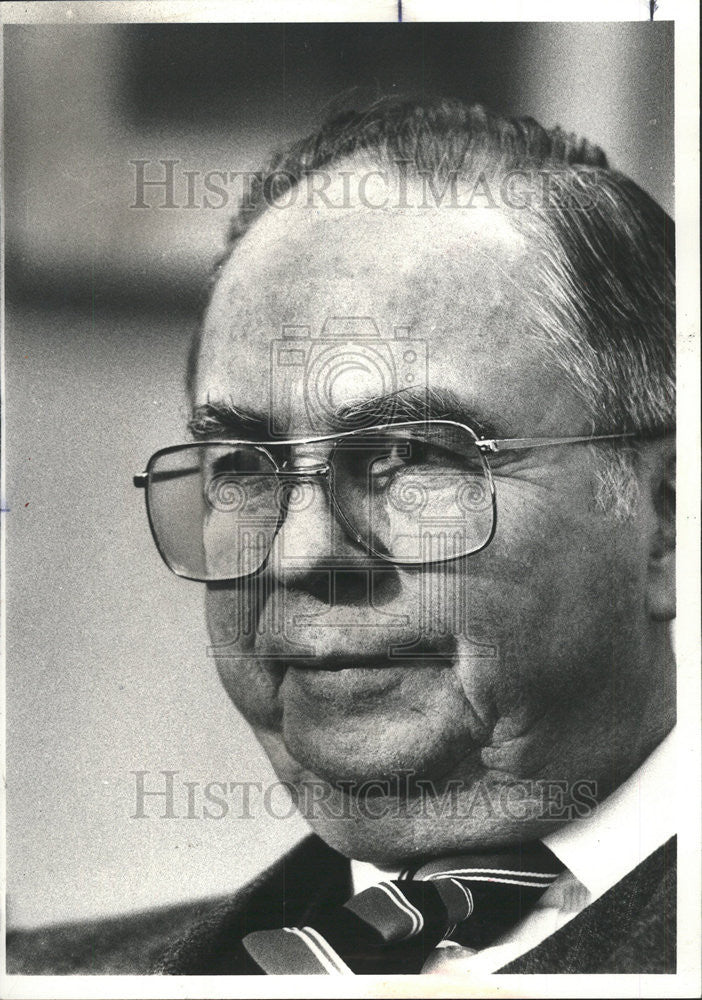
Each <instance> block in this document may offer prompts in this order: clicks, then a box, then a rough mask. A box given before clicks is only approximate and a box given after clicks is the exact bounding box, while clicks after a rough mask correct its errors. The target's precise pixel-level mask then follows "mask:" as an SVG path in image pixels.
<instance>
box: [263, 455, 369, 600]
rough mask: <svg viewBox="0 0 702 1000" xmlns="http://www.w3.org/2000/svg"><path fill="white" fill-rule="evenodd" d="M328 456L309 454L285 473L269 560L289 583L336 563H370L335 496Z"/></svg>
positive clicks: (357, 564)
mask: <svg viewBox="0 0 702 1000" xmlns="http://www.w3.org/2000/svg"><path fill="white" fill-rule="evenodd" d="M331 475H332V473H331V469H330V466H329V464H328V462H327V461H325V460H323V459H322V460H320V458H319V457H317V458H310V459H308V460H305V461H299V462H296V463H295V468H294V470H293V469H290V468H289V467H288V468H287V469H286V470H285V473H284V475H283V477H282V482H281V489H282V491H283V497H284V510H283V523H282V525H281V527H280V530H279V531H278V534H277V535H276V538H275V541H274V543H273V548H272V550H271V553H270V557H269V562H270V564H271V568H272V569H273V572H274V573H275V572H276V571H280V572H281V574H283V575H284V576H285V578H286V580H287V581H288V582H290V581H291V580H294V579H296V578H297V577H301V576H304V575H305V574H308V573H310V572H315V571H319V570H320V569H330V568H332V567H334V566H339V567H342V568H343V567H346V566H349V565H351V566H358V567H360V566H363V565H365V566H367V565H368V561H369V557H368V555H367V553H366V550H365V549H364V547H363V546H362V545H361V544H360V542H359V540H358V538H357V536H355V535H354V532H353V531H352V529H350V528H349V526H348V525H347V524H346V523H345V522H344V520H343V518H342V517H340V516H339V512H338V511H337V510H336V507H335V504H334V502H333V500H332V496H331V481H330V479H331Z"/></svg>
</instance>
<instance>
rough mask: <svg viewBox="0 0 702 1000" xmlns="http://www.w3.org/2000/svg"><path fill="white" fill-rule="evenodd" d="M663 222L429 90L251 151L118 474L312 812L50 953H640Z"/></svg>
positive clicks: (528, 958)
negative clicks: (142, 431)
mask: <svg viewBox="0 0 702 1000" xmlns="http://www.w3.org/2000/svg"><path fill="white" fill-rule="evenodd" d="M673 244H674V231H673V224H672V222H671V220H670V219H669V218H668V217H667V216H666V214H665V213H664V212H663V211H662V210H661V209H660V208H659V207H658V206H657V205H656V204H655V203H654V202H653V201H652V200H651V199H650V198H649V197H648V196H647V195H646V194H645V193H644V192H643V191H642V190H641V189H640V188H638V187H637V186H636V185H635V184H634V183H633V182H632V181H630V180H628V179H627V178H626V177H623V176H622V175H620V174H618V173H616V172H615V171H613V170H611V169H609V168H608V166H607V162H606V159H605V157H604V154H603V153H602V152H601V151H600V150H599V149H596V148H593V147H590V146H588V145H587V144H586V143H578V142H576V141H575V140H574V139H573V137H572V136H568V135H566V134H564V133H563V132H561V131H560V130H558V129H556V130H553V131H550V132H547V131H546V130H544V129H543V128H542V127H540V126H539V125H538V124H537V123H536V122H534V121H533V120H530V119H521V120H507V119H502V118H498V117H496V116H493V115H492V114H490V113H489V112H488V111H486V110H485V109H484V108H481V107H469V106H467V105H464V104H461V103H459V102H456V101H444V102H438V103H424V104H412V103H402V102H393V101H388V102H381V103H379V104H377V105H375V106H374V107H372V108H370V109H369V110H366V111H364V112H363V113H355V112H351V113H348V114H345V115H342V116H340V117H337V118H336V119H334V120H332V121H330V122H328V123H327V124H326V125H325V126H324V127H323V128H322V129H321V130H320V131H319V132H318V133H317V134H315V135H313V136H311V137H309V138H308V139H305V140H304V141H302V142H300V143H298V144H297V145H295V146H294V147H293V148H291V149H290V150H289V151H288V152H286V153H285V154H284V155H282V156H279V157H278V158H277V159H276V160H275V161H273V163H272V165H271V167H270V169H269V170H268V172H267V173H265V174H263V175H261V177H260V178H259V179H258V181H257V182H256V183H255V184H254V185H253V186H252V188H251V190H250V191H249V192H248V194H247V198H246V199H245V201H244V203H243V205H242V209H241V211H240V213H239V216H238V218H237V220H236V221H235V224H234V226H233V228H232V232H231V240H230V245H229V249H228V252H227V254H226V257H225V258H224V259H223V260H222V262H221V263H220V265H219V267H218V270H217V274H216V280H215V282H214V285H213V290H212V295H211V299H210V302H209V305H208V308H207V311H206V315H205V318H204V324H203V327H202V330H201V332H200V334H199V336H198V339H197V343H196V345H195V350H194V351H193V355H192V363H191V372H190V390H191V397H192V406H193V413H192V420H191V424H190V428H189V430H190V434H191V440H190V441H189V442H188V443H187V444H184V445H183V446H181V447H176V448H171V449H165V450H164V451H162V452H159V453H157V454H156V455H155V456H153V458H152V459H151V461H150V463H149V465H148V468H147V471H146V474H145V476H144V477H142V478H141V479H140V484H141V485H145V486H146V490H147V503H148V507H149V514H150V521H151V525H152V530H153V532H154V536H155V540H156V543H157V544H158V546H159V550H160V551H161V554H162V555H163V557H164V559H165V561H166V562H167V563H168V565H169V566H170V568H171V569H172V570H174V571H175V572H176V573H178V574H180V575H182V576H184V577H188V578H191V579H195V580H199V581H202V582H203V583H204V584H205V591H206V610H207V621H208V627H209V632H210V636H211V641H212V648H213V651H214V654H215V657H216V663H217V667H218V670H219V674H220V676H221V679H222V683H223V685H224V688H225V690H226V691H227V693H228V695H229V696H230V697H231V699H232V700H233V701H234V703H235V704H236V706H237V707H238V708H239V709H240V711H241V712H242V713H243V715H244V716H245V717H246V719H247V720H248V721H249V723H250V724H251V726H252V728H253V730H254V732H255V733H256V736H257V737H258V739H259V740H260V742H261V744H262V745H263V747H264V748H265V751H266V753H267V754H268V756H269V757H270V759H271V762H272V764H273V767H274V768H275V770H276V772H277V774H278V776H279V777H280V778H281V780H282V781H284V782H286V783H287V784H288V787H289V789H290V791H291V794H292V795H293V797H294V799H295V801H297V803H298V805H299V806H300V808H301V809H302V811H303V813H304V815H305V816H306V817H307V818H308V819H309V821H310V824H311V826H312V828H313V830H314V834H313V835H312V836H311V837H310V838H308V839H307V840H306V841H304V842H303V843H302V844H301V845H300V846H299V847H298V848H297V849H296V850H295V851H293V852H292V854H290V855H288V856H286V857H284V858H283V859H281V860H280V861H279V862H278V863H277V864H276V865H275V866H274V868H273V869H271V870H269V871H268V872H265V873H263V875H262V876H261V877H260V878H259V879H258V880H257V881H256V882H255V883H254V884H253V885H252V886H249V887H248V888H247V889H245V890H244V891H243V892H242V893H240V894H238V895H237V896H236V897H234V898H233V899H228V900H225V901H219V902H217V904H216V905H215V904H213V905H212V906H210V907H205V909H204V912H200V913H198V914H197V919H196V918H195V915H194V914H192V913H190V912H188V913H186V914H183V913H180V914H179V915H178V918H177V920H176V918H175V917H173V920H172V923H171V925H170V926H169V923H168V915H167V914H164V915H163V916H162V917H160V918H159V919H158V920H157V921H156V922H155V923H154V922H152V923H151V924H149V925H148V932H147V931H146V930H144V927H145V926H146V925H144V924H143V923H142V925H141V931H139V929H138V926H137V924H136V923H134V922H132V923H131V924H130V922H129V921H127V922H124V923H122V924H120V925H119V927H120V929H119V933H117V932H116V931H115V930H114V928H113V930H112V931H111V932H108V931H107V930H106V927H107V925H102V927H101V928H100V927H98V928H95V927H93V928H92V929H90V930H88V931H84V932H82V934H81V935H78V936H76V935H74V937H73V938H72V939H71V941H72V946H71V947H72V948H73V955H74V960H73V966H72V967H73V968H86V969H87V968H90V967H92V968H93V969H94V970H95V971H99V970H105V971H107V970H109V969H112V968H120V969H124V968H133V970H134V971H139V969H140V968H142V971H147V970H148V969H149V968H151V969H155V970H156V971H161V972H166V973H172V974H177V973H182V974H194V973H205V974H207V973H219V974H227V973H242V974H245V973H257V974H261V973H268V974H276V973H286V972H292V973H320V974H324V973H326V974H354V973H355V974H363V973H393V972H394V973H402V972H404V973H419V972H425V973H432V972H446V973H455V974H458V975H468V974H471V973H481V972H482V973H485V972H497V971H503V972H583V973H601V972H672V971H674V969H675V913H674V905H675V875H674V872H675V868H674V865H675V849H674V847H675V841H674V834H675V828H674V826H673V825H672V823H673V819H672V810H669V809H666V808H665V805H664V796H665V795H666V786H667V780H668V778H669V775H670V773H671V771H672V767H673V764H672V762H671V753H672V744H671V738H672V737H671V736H670V735H669V734H670V733H671V730H672V728H673V725H674V711H675V669H674V660H673V654H672V650H671V639H670V621H671V619H672V618H673V617H674V594H673V584H674V525H673V503H674V439H673V436H672V430H673V426H674V424H673V419H674V417H673V413H674V410H673V354H674V351H673V344H674V297H673V295H674V292H673V287H674V265H673ZM348 859H351V860H350V864H349V860H348ZM143 920H144V918H142V921H143ZM130 928H131V930H130ZM110 933H112V934H113V937H114V940H113V938H110ZM139 933H141V939H140V940H141V943H140V944H139V946H138V948H137V951H138V957H137V958H135V959H134V960H133V962H132V963H131V965H130V964H129V963H128V962H127V963H126V964H125V962H124V961H122V964H121V965H120V961H121V960H116V959H115V958H114V956H115V954H119V955H121V956H124V955H128V954H130V949H131V954H136V952H135V951H134V949H135V947H136V946H135V944H134V942H135V940H136V938H137V937H138V935H139ZM168 935H170V936H171V940H170V941H168V942H166V938H167V937H168ZM117 939H118V940H117ZM91 942H92V943H91ZM45 946H46V947H47V948H48V949H49V951H52V952H53V953H54V954H55V953H56V952H57V951H58V950H59V945H58V943H57V942H56V943H55V944H54V945H53V946H51V945H46V943H45ZM25 947H26V946H25ZM96 949H97V950H98V951H99V950H100V949H102V958H100V959H99V960H98V961H97V962H96V961H95V959H91V958H90V956H91V954H92V955H95V953H96ZM115 963H116V964H115ZM149 963H151V964H149ZM48 964H49V965H50V962H49V963H48ZM98 966H99V969H98V968H97V967H98ZM46 971H48V970H46Z"/></svg>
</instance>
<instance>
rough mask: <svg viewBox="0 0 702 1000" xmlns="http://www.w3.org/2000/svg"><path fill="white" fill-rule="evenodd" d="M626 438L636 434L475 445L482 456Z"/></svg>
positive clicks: (493, 441) (494, 441)
mask: <svg viewBox="0 0 702 1000" xmlns="http://www.w3.org/2000/svg"><path fill="white" fill-rule="evenodd" d="M628 437H636V434H635V433H634V432H633V431H630V432H628V433H626V434H595V435H589V436H587V437H557V438H543V437H538V438H483V439H482V440H479V441H476V442H475V443H476V444H477V446H478V448H479V449H480V450H481V451H482V452H483V453H484V454H490V453H492V454H494V453H495V452H497V451H523V450H526V449H527V448H552V447H554V446H556V445H559V444H579V443H581V442H586V441H613V440H615V439H617V438H628Z"/></svg>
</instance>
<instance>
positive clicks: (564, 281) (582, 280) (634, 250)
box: [191, 98, 675, 514]
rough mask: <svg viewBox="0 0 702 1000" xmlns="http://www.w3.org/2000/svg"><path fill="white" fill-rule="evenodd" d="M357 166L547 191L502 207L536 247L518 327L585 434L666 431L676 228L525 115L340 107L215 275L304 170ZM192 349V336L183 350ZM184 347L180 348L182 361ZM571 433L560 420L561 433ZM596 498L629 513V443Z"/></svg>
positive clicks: (299, 148)
mask: <svg viewBox="0 0 702 1000" xmlns="http://www.w3.org/2000/svg"><path fill="white" fill-rule="evenodd" d="M348 161H354V163H356V164H358V165H359V169H363V166H364V165H369V166H370V168H377V167H387V168H390V167H393V166H394V167H395V168H396V169H402V170H403V171H409V172H410V173H413V174H415V175H416V176H420V177H424V178H430V179H432V180H433V181H434V182H436V184H437V185H439V184H440V183H445V182H446V179H447V178H450V177H457V178H460V179H461V180H462V181H468V182H470V181H473V182H475V181H476V180H477V179H480V178H481V177H482V178H485V179H486V180H488V181H489V182H490V184H492V183H493V182H494V181H495V180H496V179H498V180H499V179H500V178H503V179H504V178H505V176H506V175H507V174H509V173H512V172H515V171H522V172H523V176H524V177H526V178H528V179H527V181H526V183H527V186H528V185H531V187H532V188H534V189H536V187H538V188H539V192H540V193H541V195H543V191H544V184H547V185H548V196H547V197H544V196H536V195H535V196H534V197H533V198H531V199H530V203H529V206H528V207H510V205H504V204H500V206H499V207H500V208H501V209H502V210H503V211H504V212H505V213H506V214H507V216H508V218H509V220H510V222H511V223H512V224H513V225H514V227H515V228H516V229H517V230H518V231H520V232H521V233H523V234H524V236H525V237H526V238H527V240H528V241H529V243H530V245H531V247H532V248H533V249H534V250H535V251H536V253H535V265H534V274H533V281H531V282H530V284H529V287H525V288H524V296H525V300H527V301H528V303H529V305H530V308H528V309H527V310H525V313H526V314H527V315H528V316H529V328H528V329H526V330H525V331H524V333H525V335H529V336H534V337H537V338H538V339H539V340H540V341H541V342H542V344H544V345H545V347H546V350H547V353H548V355H549V357H550V358H551V360H552V362H553V363H554V364H555V365H556V366H557V368H558V370H560V372H561V373H562V376H563V378H564V379H565V380H566V381H567V383H568V384H569V385H570V386H572V387H573V388H574V389H575V390H576V391H577V392H578V393H579V395H580V396H581V397H582V399H583V400H584V402H585V404H586V406H587V409H588V413H589V415H590V418H591V422H592V432H593V433H599V434H606V433H612V432H624V431H635V432H636V433H637V434H638V435H640V436H641V437H649V436H657V435H661V434H664V433H667V432H668V431H670V430H671V429H672V428H673V426H674V350H675V298H674V294H675V290H674V283H675V265H674V245H675V230H674V224H673V222H672V220H671V219H670V217H669V216H668V215H667V214H666V213H665V212H664V211H663V209H662V208H660V206H659V205H657V204H656V202H655V201H654V200H653V199H652V198H650V197H649V196H648V195H647V194H646V193H645V192H644V191H643V190H642V189H641V188H639V187H638V186H637V185H636V184H635V183H634V182H633V181H631V180H629V179H628V178H627V177H625V176H624V175H622V174H620V173H618V172H617V171H616V170H612V169H611V168H610V167H609V165H608V162H607V158H606V156H605V154H604V153H603V152H602V150H601V149H599V147H597V146H593V145H591V144H590V143H588V142H587V141H586V140H583V139H578V138H577V137H576V136H574V135H572V134H570V133H567V132H564V131H563V130H562V129H561V128H553V129H549V130H547V129H545V128H543V127H542V126H541V125H539V123H538V122H536V121H535V120H534V119H533V118H504V117H500V116H498V115H495V114H492V113H491V112H490V111H488V110H487V109H486V108H485V107H483V106H481V105H477V104H475V105H469V104H466V103H464V102H462V101H459V100H453V99H451V100H448V99H446V100H437V101H433V100H432V101H410V100H398V99H394V98H389V99H383V100H381V101H376V102H375V103H373V104H372V105H370V106H369V107H366V108H364V109H362V110H345V111H343V112H340V113H336V114H335V115H334V116H333V117H331V118H330V119H329V120H327V121H326V122H325V123H324V124H323V125H322V126H321V128H319V130H318V131H316V132H314V133H313V134H312V135H309V136H307V137H306V138H304V139H302V140H300V141H298V142H296V143H294V144H293V145H292V146H290V147H289V148H288V149H286V150H284V151H282V152H278V153H276V154H275V155H274V156H273V157H272V158H271V160H270V161H269V163H268V164H267V165H266V167H265V168H264V169H263V170H262V171H261V172H260V173H259V174H258V175H257V178H256V181H255V182H254V184H253V186H252V189H251V191H250V196H249V197H248V198H247V199H246V201H245V202H242V204H241V205H240V208H239V211H238V213H237V215H236V217H235V218H234V219H233V221H232V224H231V227H230V230H229V238H228V243H227V248H226V252H225V254H224V255H223V257H222V258H221V260H220V261H219V263H218V266H217V268H216V269H215V274H214V276H213V283H214V281H216V278H217V276H218V274H219V271H220V269H221V267H222V266H223V264H224V263H226V261H227V260H229V258H230V257H231V255H232V253H234V252H235V250H236V247H237V244H238V243H239V241H240V240H241V239H242V237H243V236H244V235H245V234H246V233H247V232H248V230H249V229H250V228H251V227H252V226H253V225H255V222H256V220H257V219H258V218H260V216H261V215H262V214H263V213H264V212H265V211H266V210H267V209H268V207H269V205H270V204H271V201H272V199H275V198H283V197H284V196H285V195H286V193H287V192H289V191H290V189H291V188H293V187H295V186H296V185H299V184H300V182H301V181H302V180H303V179H304V178H305V177H308V176H311V175H313V174H315V173H316V172H319V171H324V170H327V171H328V170H330V169H332V168H334V167H335V166H337V165H341V164H342V163H348ZM194 346H195V349H196V348H197V345H194ZM193 363H194V355H193V356H191V370H192V364H193ZM570 430H571V428H564V430H563V432H564V434H567V433H569V432H570ZM600 452H601V453H602V454H603V455H605V456H606V461H605V463H604V464H603V467H602V474H601V482H602V490H601V503H602V504H603V505H606V506H608V507H611V506H612V504H614V506H615V507H618V508H620V512H621V513H624V514H625V513H626V512H627V511H629V510H630V509H631V505H632V502H633V501H632V497H633V490H634V487H633V477H632V475H631V470H632V467H633V463H632V461H631V458H632V457H633V452H632V450H631V448H630V447H628V446H626V445H620V446H615V447H612V446H605V447H604V448H602V449H600Z"/></svg>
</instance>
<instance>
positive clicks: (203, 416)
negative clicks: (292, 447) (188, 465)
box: [188, 401, 270, 441]
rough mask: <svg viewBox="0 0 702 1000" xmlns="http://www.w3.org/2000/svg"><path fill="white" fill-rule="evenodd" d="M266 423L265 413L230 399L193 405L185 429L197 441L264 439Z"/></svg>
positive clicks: (266, 431) (266, 435)
mask: <svg viewBox="0 0 702 1000" xmlns="http://www.w3.org/2000/svg"><path fill="white" fill-rule="evenodd" d="M269 426H270V422H269V420H268V417H267V415H265V414H262V413H256V412H255V411H254V410H249V409H247V408H246V407H241V406H236V405H235V404H234V403H232V402H230V401H221V402H217V403H202V404H201V405H200V406H196V407H195V409H194V410H193V413H192V416H191V417H190V419H189V420H188V431H189V432H190V434H191V435H192V436H193V437H194V438H195V439H196V440H200V441H204V440H207V439H208V438H232V439H234V440H236V439H238V438H241V439H243V440H256V441H257V440H265V439H266V438H267V437H268V430H269Z"/></svg>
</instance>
